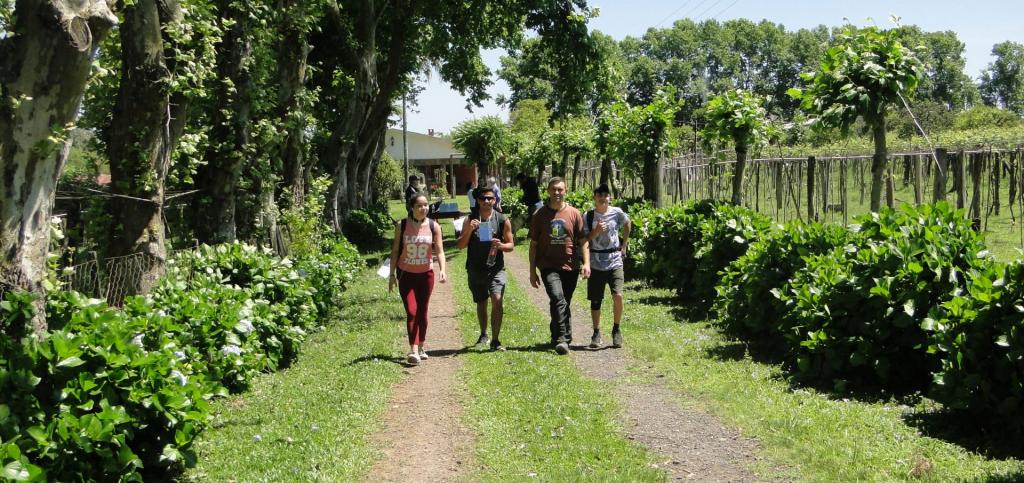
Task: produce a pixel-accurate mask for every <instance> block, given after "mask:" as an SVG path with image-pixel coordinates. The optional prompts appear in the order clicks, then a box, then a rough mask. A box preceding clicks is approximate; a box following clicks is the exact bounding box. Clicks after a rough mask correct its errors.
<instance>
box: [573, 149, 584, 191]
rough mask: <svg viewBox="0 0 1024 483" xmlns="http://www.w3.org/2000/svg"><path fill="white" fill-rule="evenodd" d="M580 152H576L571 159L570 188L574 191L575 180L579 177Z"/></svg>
mask: <svg viewBox="0 0 1024 483" xmlns="http://www.w3.org/2000/svg"><path fill="white" fill-rule="evenodd" d="M582 156H583V155H582V154H579V153H576V155H575V156H573V159H572V190H573V191H576V180H577V179H579V177H580V157H582Z"/></svg>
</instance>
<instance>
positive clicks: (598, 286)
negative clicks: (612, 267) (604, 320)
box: [587, 270, 608, 332]
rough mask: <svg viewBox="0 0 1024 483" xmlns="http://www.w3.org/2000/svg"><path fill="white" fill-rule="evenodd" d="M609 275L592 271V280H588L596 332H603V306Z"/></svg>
mask: <svg viewBox="0 0 1024 483" xmlns="http://www.w3.org/2000/svg"><path fill="white" fill-rule="evenodd" d="M607 274H608V272H605V271H602V270H591V271H590V278H588V279H587V300H589V301H590V320H591V322H593V324H594V332H597V331H599V330H601V304H602V303H603V302H604V286H605V284H606V283H607V282H608V276H607Z"/></svg>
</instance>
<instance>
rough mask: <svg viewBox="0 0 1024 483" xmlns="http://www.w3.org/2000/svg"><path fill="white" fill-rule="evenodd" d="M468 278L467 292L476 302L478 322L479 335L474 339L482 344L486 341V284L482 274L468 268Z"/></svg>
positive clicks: (477, 343) (478, 343)
mask: <svg viewBox="0 0 1024 483" xmlns="http://www.w3.org/2000/svg"><path fill="white" fill-rule="evenodd" d="M466 275H467V278H468V279H469V292H470V293H471V294H472V295H473V302H474V303H475V304H476V320H477V322H478V323H479V324H480V337H477V339H476V345H483V344H486V343H487V342H488V340H489V339H488V338H487V286H486V285H485V283H484V281H485V278H484V276H483V274H481V273H479V272H477V271H475V270H470V271H468V272H467V274H466Z"/></svg>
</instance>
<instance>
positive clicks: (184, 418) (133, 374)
mask: <svg viewBox="0 0 1024 483" xmlns="http://www.w3.org/2000/svg"><path fill="white" fill-rule="evenodd" d="M361 264H362V262H361V259H360V257H359V254H358V252H356V250H355V248H354V247H353V246H352V245H350V244H348V243H347V242H345V241H343V240H342V241H339V242H332V243H329V244H327V245H326V246H325V247H324V249H323V250H322V253H314V254H311V255H309V256H305V257H303V258H302V259H300V260H297V261H294V262H293V261H291V260H288V259H280V258H276V257H273V256H272V255H271V254H270V253H268V252H265V251H262V250H259V249H256V248H254V247H251V246H246V245H242V244H229V245H219V246H215V247H202V248H200V249H199V250H197V251H195V252H192V253H188V254H185V255H182V256H181V257H179V258H177V259H175V260H173V261H172V262H171V263H170V267H169V270H168V273H167V275H166V276H165V277H164V278H163V279H162V280H161V282H160V283H159V285H158V287H157V288H156V289H155V290H153V291H152V293H151V294H149V295H146V296H138V297H131V298H129V299H128V300H126V302H125V305H124V307H123V309H120V310H119V309H115V308H111V307H108V306H107V305H106V304H105V303H103V302H101V301H99V300H96V299H89V298H87V297H84V296H82V295H81V294H78V293H75V292H56V293H53V294H51V295H50V296H49V297H48V299H47V322H48V325H49V329H48V331H47V332H46V333H44V334H41V335H33V334H32V333H31V329H30V325H29V320H30V319H31V317H32V314H33V309H32V300H33V298H32V296H31V295H28V294H24V293H8V294H6V296H5V298H4V300H3V302H2V303H0V393H2V394H4V396H5V397H4V400H3V403H0V466H2V468H3V470H2V471H3V473H2V476H3V477H4V478H6V479H14V480H22V481H53V480H56V481H72V480H89V481H93V480H99V481H116V480H128V481H137V480H143V479H150V478H153V477H159V476H161V475H165V474H166V473H167V472H168V471H171V470H174V469H176V467H180V465H183V464H188V463H190V462H191V461H192V460H193V459H194V454H193V452H192V449H191V447H192V442H193V440H194V439H195V437H196V436H197V435H198V434H199V432H200V431H202V430H203V428H204V427H205V426H206V424H207V422H208V416H209V414H208V411H209V408H208V402H209V401H210V400H211V399H212V398H214V397H217V396H222V395H226V394H228V393H229V392H240V391H243V390H245V389H247V388H248V387H249V384H250V383H251V382H252V380H253V377H254V376H255V375H256V374H258V373H260V372H263V371H272V370H276V369H278V368H281V367H285V366H287V365H288V364H290V363H291V362H292V361H294V360H295V358H296V357H297V356H298V353H299V347H300V345H301V343H302V341H303V339H304V338H305V336H306V334H308V333H309V332H310V331H312V330H316V329H317V328H319V327H321V326H322V325H323V324H324V323H325V322H326V321H327V320H328V319H329V317H330V315H331V311H332V310H334V309H335V308H336V307H337V300H338V297H339V295H340V294H341V292H342V291H343V290H344V288H345V286H346V285H347V284H348V283H350V282H351V281H352V279H353V277H354V276H355V274H356V273H357V272H358V270H359V268H360V267H361Z"/></svg>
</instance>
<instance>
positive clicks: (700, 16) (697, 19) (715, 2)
mask: <svg viewBox="0 0 1024 483" xmlns="http://www.w3.org/2000/svg"><path fill="white" fill-rule="evenodd" d="M719 3H722V0H715V1H714V2H712V3H711V5H708V8H705V9H704V10H702V11H701V12H700V14H699V15H697V16H696V17H695V18H694V20H696V21H700V19H701V18H702V17H704V14H706V13H708V12H710V11H711V9H713V8H715V7H717V6H718V4H719Z"/></svg>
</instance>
